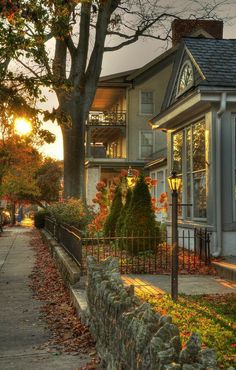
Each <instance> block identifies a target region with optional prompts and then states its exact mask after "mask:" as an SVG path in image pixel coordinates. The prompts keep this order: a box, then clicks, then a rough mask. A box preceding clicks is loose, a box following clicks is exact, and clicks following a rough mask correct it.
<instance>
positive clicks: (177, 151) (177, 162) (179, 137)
mask: <svg viewBox="0 0 236 370" xmlns="http://www.w3.org/2000/svg"><path fill="white" fill-rule="evenodd" d="M182 150H183V131H181V132H178V133H177V134H175V135H174V136H173V169H174V171H176V172H177V173H182Z"/></svg>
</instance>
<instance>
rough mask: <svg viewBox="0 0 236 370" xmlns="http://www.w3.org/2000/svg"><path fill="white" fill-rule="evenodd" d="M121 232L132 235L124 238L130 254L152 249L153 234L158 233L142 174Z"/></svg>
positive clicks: (149, 196)
mask: <svg viewBox="0 0 236 370" xmlns="http://www.w3.org/2000/svg"><path fill="white" fill-rule="evenodd" d="M123 234H124V236H128V237H133V236H134V238H130V239H127V240H126V246H125V247H126V249H128V251H129V252H131V253H132V254H137V253H138V252H143V251H147V250H152V249H153V248H154V247H155V244H156V243H154V236H156V235H158V226H157V223H156V220H155V213H154V210H153V208H152V203H151V194H150V191H149V188H148V185H147V183H146V182H145V179H144V176H143V175H141V176H140V177H139V178H138V180H137V182H136V184H135V186H134V189H133V194H132V198H131V201H130V205H129V208H128V209H127V212H126V216H125V220H124V225H123ZM139 237H140V239H139ZM145 237H146V238H147V239H145ZM148 237H153V239H150V238H148Z"/></svg>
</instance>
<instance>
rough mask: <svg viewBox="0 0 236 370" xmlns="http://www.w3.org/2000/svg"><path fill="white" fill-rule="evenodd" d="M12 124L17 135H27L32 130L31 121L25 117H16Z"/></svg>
mask: <svg viewBox="0 0 236 370" xmlns="http://www.w3.org/2000/svg"><path fill="white" fill-rule="evenodd" d="M14 126H15V131H16V133H17V134H18V135H28V134H30V132H31V131H32V125H31V123H30V122H29V121H28V120H27V119H25V118H16V119H15V124H14Z"/></svg>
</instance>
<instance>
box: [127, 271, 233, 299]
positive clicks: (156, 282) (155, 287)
mask: <svg viewBox="0 0 236 370" xmlns="http://www.w3.org/2000/svg"><path fill="white" fill-rule="evenodd" d="M122 279H123V281H124V283H125V285H134V288H135V290H136V291H140V290H141V291H142V293H147V294H156V295H157V294H164V293H170V290H171V280H170V276H169V275H148V274H147V275H134V274H132V275H131V274H130V275H123V276H122ZM178 281H179V293H183V294H186V295H202V294H229V293H235V294H236V283H235V282H229V281H227V280H224V279H221V278H220V277H216V276H203V275H179V277H178Z"/></svg>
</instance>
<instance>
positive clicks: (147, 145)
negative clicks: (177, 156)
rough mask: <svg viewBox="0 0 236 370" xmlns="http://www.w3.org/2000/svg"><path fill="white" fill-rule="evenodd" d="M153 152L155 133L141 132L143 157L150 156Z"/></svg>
mask: <svg viewBox="0 0 236 370" xmlns="http://www.w3.org/2000/svg"><path fill="white" fill-rule="evenodd" d="M152 152H153V133H152V132H141V158H147V157H149V156H150V155H151V154H152Z"/></svg>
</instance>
